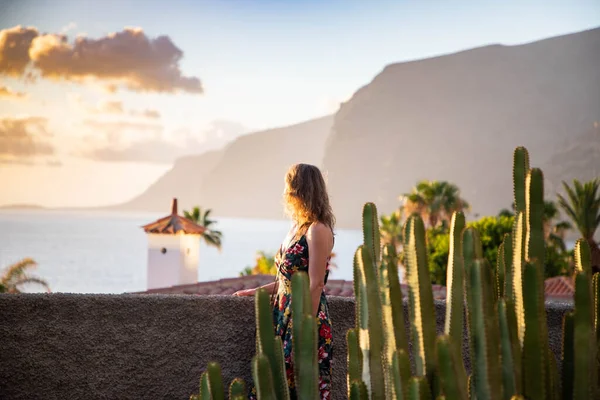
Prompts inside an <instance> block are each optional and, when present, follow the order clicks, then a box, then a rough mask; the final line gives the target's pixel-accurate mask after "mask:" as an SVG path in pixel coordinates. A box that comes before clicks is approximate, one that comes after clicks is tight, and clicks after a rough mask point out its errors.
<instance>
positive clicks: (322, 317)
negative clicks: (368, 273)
mask: <svg viewBox="0 0 600 400" xmlns="http://www.w3.org/2000/svg"><path fill="white" fill-rule="evenodd" d="M275 264H276V266H277V269H278V281H277V282H278V290H277V294H276V296H275V299H274V304H273V322H274V325H275V334H276V335H279V336H280V337H281V341H282V343H283V355H284V358H285V369H286V374H287V382H288V386H289V388H290V398H291V399H292V400H295V399H297V395H296V387H295V383H294V366H293V355H292V319H291V313H292V309H291V301H292V296H291V295H292V293H291V279H292V275H293V274H294V273H295V272H297V271H304V272H308V243H307V240H306V235H302V236H301V237H300V238H299V239H298V240H296V241H293V242H291V243H290V244H289V246H288V247H287V249H283V248H280V249H279V252H278V253H277V255H276V256H275ZM328 276H329V265H328V266H327V271H326V272H325V282H324V283H327V278H328ZM316 317H317V331H318V335H319V337H318V342H317V346H318V356H317V358H318V362H319V392H320V398H321V400H327V399H330V398H331V362H332V349H333V348H332V339H333V336H332V332H331V320H330V319H329V307H328V305H327V297H326V296H325V292H324V291H323V292H322V293H321V300H320V302H319V309H318V311H317V315H316ZM255 390H256V389H255V388H253V389H252V391H251V394H250V399H256V391H255ZM300 400H304V399H300Z"/></svg>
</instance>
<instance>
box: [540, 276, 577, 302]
mask: <svg viewBox="0 0 600 400" xmlns="http://www.w3.org/2000/svg"><path fill="white" fill-rule="evenodd" d="M544 292H545V294H546V298H553V299H572V298H573V295H574V294H575V286H574V285H573V279H572V278H570V277H567V276H554V277H552V278H548V279H546V281H544Z"/></svg>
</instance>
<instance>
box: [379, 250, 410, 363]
mask: <svg viewBox="0 0 600 400" xmlns="http://www.w3.org/2000/svg"><path fill="white" fill-rule="evenodd" d="M383 263H385V265H386V267H387V276H388V280H387V286H388V288H389V289H388V290H389V298H390V305H391V307H392V326H393V337H394V339H395V343H394V344H395V346H394V348H395V349H396V350H404V351H405V352H406V353H408V339H407V337H406V329H405V328H404V305H403V300H402V289H401V288H400V278H399V276H398V255H397V254H396V249H395V248H394V247H393V246H392V245H387V246H386V247H385V248H384V253H383ZM383 263H382V264H383ZM382 269H383V267H382ZM381 275H384V273H383V272H382V273H381ZM384 284H385V282H384ZM382 286H383V284H382Z"/></svg>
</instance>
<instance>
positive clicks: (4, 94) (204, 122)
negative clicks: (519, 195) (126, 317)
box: [0, 0, 600, 207]
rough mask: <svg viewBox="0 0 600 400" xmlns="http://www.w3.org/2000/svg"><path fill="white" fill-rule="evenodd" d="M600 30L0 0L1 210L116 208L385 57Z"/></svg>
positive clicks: (520, 19)
mask: <svg viewBox="0 0 600 400" xmlns="http://www.w3.org/2000/svg"><path fill="white" fill-rule="evenodd" d="M599 25H600V2H598V1H525V2H517V1H508V2H494V3H492V2H487V1H483V2H469V1H460V2H459V1H454V2H442V1H427V2H422V1H421V2H418V1H397V2H391V1H389V2H387V1H386V2H384V1H373V2H367V1H360V2H359V1H349V0H345V1H327V2H317V1H286V2H277V1H169V2H164V1H162V2H158V1H144V2H140V1H137V0H136V1H126V0H119V1H102V2H100V1H84V0H80V1H58V0H55V1H33V0H30V1H24V0H22V1H0V184H1V185H2V191H0V205H3V204H15V203H18V204H23V203H27V204H39V205H43V206H49V207H65V206H66V207H70V206H96V205H105V204H112V203H118V202H122V201H126V200H128V199H130V198H131V197H133V196H135V195H137V194H139V193H140V192H142V191H143V190H144V189H146V188H147V187H148V186H149V185H150V184H151V183H152V182H153V181H155V180H156V178H157V177H159V176H160V175H161V174H163V173H164V172H165V171H167V170H168V169H169V168H170V167H171V166H172V165H173V162H174V160H176V159H177V158H179V157H181V156H184V155H186V154H198V153H201V152H203V151H206V150H210V149H215V148H219V147H221V146H223V145H224V144H226V143H227V142H228V141H230V140H233V139H234V138H235V137H237V136H239V135H241V134H244V133H249V132H253V131H257V130H262V129H268V128H274V127H279V126H285V125H290V124H294V123H298V122H302V121H305V120H309V119H313V118H316V117H319V116H325V115H329V114H333V113H335V112H336V110H337V108H338V107H339V104H340V103H341V102H344V101H346V100H348V99H349V98H350V97H351V96H352V95H353V93H354V92H355V91H356V90H358V89H359V88H360V87H362V86H364V85H366V84H367V83H369V82H370V80H371V79H372V78H373V77H374V76H375V75H376V74H378V73H379V72H380V71H381V70H382V69H383V68H384V67H385V66H386V65H388V64H390V63H395V62H402V61H408V60H415V59H421V58H426V57H431V56H436V55H441V54H447V53H451V52H455V51H459V50H464V49H468V48H473V47H479V46H484V45H488V44H495V43H500V44H506V45H511V44H520V43H526V42H530V41H534V40H538V39H542V38H547V37H551V36H556V35H561V34H566V33H572V32H577V31H582V30H585V29H590V28H594V27H598V26H599ZM61 35H64V36H61ZM78 37H79V39H77V41H76V38H78Z"/></svg>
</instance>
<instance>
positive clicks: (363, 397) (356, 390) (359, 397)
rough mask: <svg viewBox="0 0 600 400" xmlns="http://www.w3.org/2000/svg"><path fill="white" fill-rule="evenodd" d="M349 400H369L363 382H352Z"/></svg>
mask: <svg viewBox="0 0 600 400" xmlns="http://www.w3.org/2000/svg"><path fill="white" fill-rule="evenodd" d="M349 397H350V400H369V393H368V391H367V386H366V385H365V383H364V382H363V381H354V382H352V385H351V386H350V395H349Z"/></svg>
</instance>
